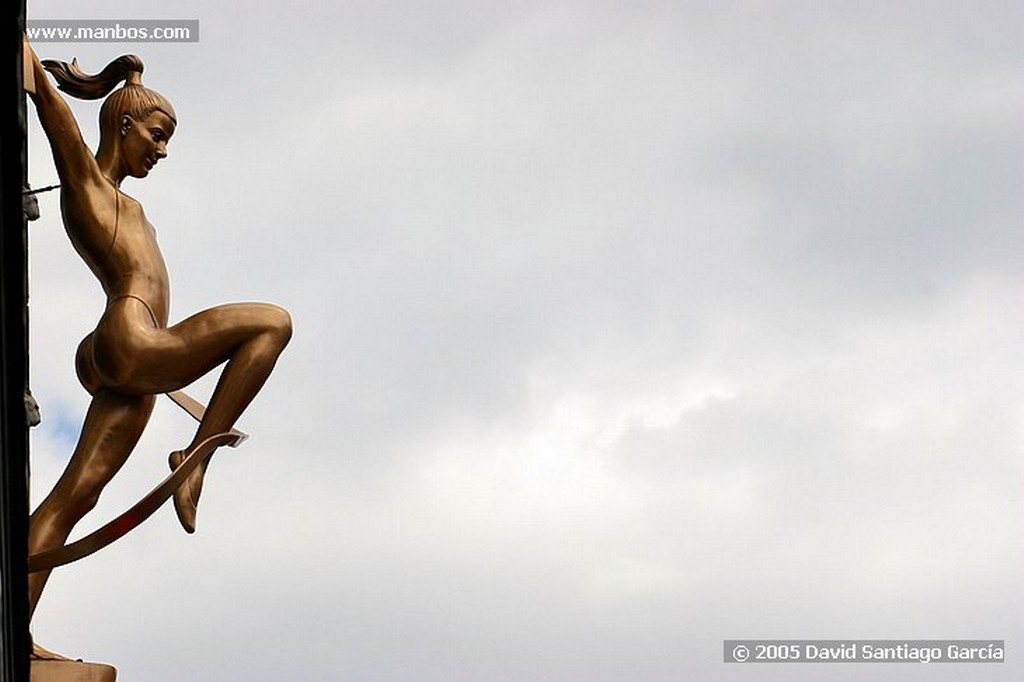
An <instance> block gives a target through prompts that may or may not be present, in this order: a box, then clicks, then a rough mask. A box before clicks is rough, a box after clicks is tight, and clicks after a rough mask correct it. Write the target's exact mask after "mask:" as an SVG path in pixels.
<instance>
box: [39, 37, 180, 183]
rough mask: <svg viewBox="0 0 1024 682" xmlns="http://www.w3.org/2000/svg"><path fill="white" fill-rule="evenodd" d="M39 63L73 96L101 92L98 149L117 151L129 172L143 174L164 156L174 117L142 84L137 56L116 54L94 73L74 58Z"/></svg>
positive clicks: (168, 105) (163, 100)
mask: <svg viewBox="0 0 1024 682" xmlns="http://www.w3.org/2000/svg"><path fill="white" fill-rule="evenodd" d="M43 65H44V66H45V67H46V69H47V71H49V72H50V73H52V74H53V76H54V78H55V79H56V80H57V85H58V87H59V88H60V89H61V90H63V91H64V92H66V93H68V94H70V95H73V96H74V97H78V98H80V99H99V98H101V97H105V96H106V99H105V100H104V102H103V106H101V107H100V150H103V149H104V148H109V149H113V150H114V151H115V153H119V154H120V155H121V156H122V161H123V162H124V164H125V167H126V169H127V171H128V174H129V175H132V176H133V177H139V178H141V177H145V176H146V175H148V173H149V171H150V169H151V168H152V167H153V165H154V164H155V163H156V162H157V161H158V160H159V159H161V158H163V157H165V156H167V141H168V140H170V137H171V135H173V134H174V129H175V127H176V126H177V123H178V121H177V116H176V115H175V113H174V107H172V106H171V103H170V102H169V101H168V100H167V98H166V97H164V96H163V95H161V94H160V93H159V92H157V91H156V90H151V89H150V88H147V87H146V86H144V85H143V84H142V72H143V69H144V66H143V64H142V60H141V59H139V57H137V56H135V55H123V56H121V57H118V58H117V59H115V60H114V61H112V62H110V63H109V64H107V66H106V67H105V68H104V69H103V70H102V71H101V72H100V73H98V74H96V75H94V76H90V75H88V74H86V73H85V72H83V71H82V70H81V69H80V68H79V67H78V62H77V61H76V60H72V62H71V63H70V64H68V63H67V62H60V61H51V60H47V61H45V62H43ZM122 82H123V83H124V85H123V86H122V87H120V88H117V85H118V84H120V83H122ZM115 88H116V89H115ZM108 94H109V96H107V95H108Z"/></svg>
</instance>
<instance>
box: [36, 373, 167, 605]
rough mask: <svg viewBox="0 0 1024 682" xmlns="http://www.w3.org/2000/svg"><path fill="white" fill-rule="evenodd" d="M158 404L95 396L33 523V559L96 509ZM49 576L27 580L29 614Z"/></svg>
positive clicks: (116, 395)
mask: <svg viewBox="0 0 1024 682" xmlns="http://www.w3.org/2000/svg"><path fill="white" fill-rule="evenodd" d="M155 400H156V398H155V397H154V396H150V395H140V396H128V395H121V394H119V393H114V392H112V391H108V390H100V391H98V392H97V393H96V395H94V396H93V400H92V403H91V404H90V405H89V411H88V412H87V413H86V416H85V423H84V424H83V426H82V433H81V435H80V436H79V439H78V445H77V446H76V447H75V451H74V453H73V454H72V455H71V460H70V461H69V462H68V465H67V467H66V468H65V469H64V473H63V474H61V477H60V479H58V481H57V483H56V485H54V487H53V490H51V491H50V493H49V495H47V496H46V499H44V500H43V501H42V503H40V505H39V507H38V508H36V510H35V511H34V512H33V513H32V517H31V519H30V520H29V534H28V551H29V554H36V553H38V552H42V551H45V550H48V549H53V548H55V547H60V546H62V545H63V544H64V543H65V542H66V541H67V538H68V536H69V535H70V534H71V530H72V529H73V528H74V527H75V524H77V523H78V521H79V520H81V518H82V517H83V516H85V514H86V513H88V512H89V511H90V510H91V509H92V508H93V507H95V506H96V502H97V501H98V500H99V496H100V493H102V492H103V488H104V487H105V486H106V485H107V483H109V482H110V479H111V478H113V477H114V474H116V473H117V472H118V471H119V470H120V469H121V467H122V466H123V465H124V463H125V461H126V460H127V459H128V455H130V454H131V452H132V450H133V449H134V448H135V444H136V443H137V442H138V440H139V438H140V436H141V435H142V431H143V429H144V428H145V426H146V423H147V422H148V421H149V416H150V414H152V411H153V404H154V402H155ZM49 575H50V572H49V571H39V572H37V573H33V574H31V575H30V576H29V608H30V613H31V612H33V611H34V610H35V606H36V604H37V603H38V601H39V596H40V595H41V594H42V591H43V587H44V586H45V585H46V581H47V579H48V578H49Z"/></svg>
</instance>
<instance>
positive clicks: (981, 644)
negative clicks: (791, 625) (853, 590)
mask: <svg viewBox="0 0 1024 682" xmlns="http://www.w3.org/2000/svg"><path fill="white" fill-rule="evenodd" d="M1005 658H1006V644H1005V641H1004V640H1001V639H727V640H725V641H724V642H723V659H722V660H723V661H724V662H725V663H1002V662H1003V661H1004V660H1005Z"/></svg>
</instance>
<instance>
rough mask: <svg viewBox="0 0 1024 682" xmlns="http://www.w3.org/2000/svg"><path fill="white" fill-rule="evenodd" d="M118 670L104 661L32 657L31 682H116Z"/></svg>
mask: <svg viewBox="0 0 1024 682" xmlns="http://www.w3.org/2000/svg"><path fill="white" fill-rule="evenodd" d="M116 679H117V670H115V669H114V667H113V666H109V665H104V664H103V663H84V662H82V661H53V660H46V659H32V673H31V682H115V680H116Z"/></svg>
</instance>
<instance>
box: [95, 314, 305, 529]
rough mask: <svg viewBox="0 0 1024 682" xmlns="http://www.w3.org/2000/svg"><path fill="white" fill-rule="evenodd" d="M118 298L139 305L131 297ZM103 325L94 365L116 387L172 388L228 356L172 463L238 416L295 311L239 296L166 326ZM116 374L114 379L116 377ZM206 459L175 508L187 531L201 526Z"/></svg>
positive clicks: (113, 320)
mask: <svg viewBox="0 0 1024 682" xmlns="http://www.w3.org/2000/svg"><path fill="white" fill-rule="evenodd" d="M118 305H124V306H133V305H140V304H138V303H137V302H134V301H132V300H131V299H125V300H124V302H123V303H122V302H118ZM109 319H110V323H109V324H106V325H104V326H103V327H102V331H98V332H97V336H96V342H95V348H96V354H97V357H96V364H97V366H99V367H100V368H101V370H102V369H103V368H104V366H106V367H107V368H108V369H107V370H106V371H105V372H103V373H104V374H105V375H106V376H107V377H108V379H110V380H116V385H117V387H118V390H120V391H123V392H138V393H166V392H168V391H172V390H176V389H179V388H182V387H183V386H187V385H188V384H190V383H192V382H193V381H195V380H196V379H198V378H200V377H201V376H203V375H205V374H206V373H208V372H209V371H211V370H213V369H214V368H216V367H217V366H218V365H221V364H223V363H225V362H226V363H227V364H226V365H225V366H224V369H223V371H222V372H221V375H220V378H219V380H218V381H217V386H216V388H215V389H214V391H213V395H212V396H211V397H210V401H209V405H208V407H207V409H206V412H205V414H204V415H203V417H202V420H201V421H200V423H199V428H198V429H197V431H196V433H195V436H194V438H193V439H192V442H191V443H189V444H188V445H187V446H186V447H185V448H184V449H183V450H181V451H176V452H173V453H171V456H170V465H171V468H174V467H175V466H176V465H177V464H178V463H179V462H180V461H181V458H182V453H183V452H185V451H188V450H191V449H192V448H194V447H196V446H197V445H198V444H199V443H201V442H202V441H204V440H205V439H207V438H209V437H210V436H214V435H216V434H219V433H224V432H227V431H230V430H231V428H232V427H234V425H235V421H236V420H237V419H238V417H239V416H240V415H241V414H242V412H243V411H244V410H245V408H246V407H248V405H249V403H250V402H251V401H252V399H253V398H254V397H256V394H257V393H258V392H259V390H260V388H262V386H263V384H264V382H265V381H266V380H267V377H269V376H270V372H271V370H273V368H274V365H275V363H276V362H277V358H278V356H279V355H280V354H281V352H282V351H283V350H284V347H285V346H286V345H287V343H288V341H289V339H290V338H291V331H292V329H291V318H290V317H289V315H288V313H287V312H286V311H284V310H283V309H282V308H279V307H277V306H274V305H270V304H266V303H235V304H230V305H223V306H218V307H216V308H211V309H209V310H204V311H202V312H200V313H197V314H195V315H192V316H191V317H189V318H186V319H185V320H182V321H181V322H179V323H178V324H176V325H174V326H172V327H169V328H167V329H158V328H152V327H149V328H146V327H145V326H144V325H140V322H139V319H140V317H139V316H130V315H124V316H121V317H115V316H111V317H110V318H109ZM115 378H116V379H115ZM206 466H207V462H205V461H204V462H203V464H202V465H200V466H199V467H197V468H196V470H195V471H194V472H193V473H192V475H190V476H189V478H188V479H187V480H186V481H185V483H184V484H183V485H182V486H181V488H180V489H179V491H178V493H176V494H175V497H174V506H175V511H176V512H177V513H178V518H179V520H180V521H181V524H182V526H183V527H184V528H185V530H187V531H188V532H193V531H194V530H195V514H196V505H197V503H198V500H199V494H200V491H201V490H202V483H203V476H204V474H205V471H206Z"/></svg>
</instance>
